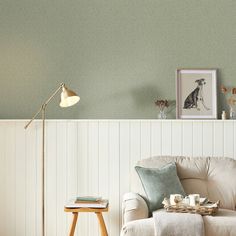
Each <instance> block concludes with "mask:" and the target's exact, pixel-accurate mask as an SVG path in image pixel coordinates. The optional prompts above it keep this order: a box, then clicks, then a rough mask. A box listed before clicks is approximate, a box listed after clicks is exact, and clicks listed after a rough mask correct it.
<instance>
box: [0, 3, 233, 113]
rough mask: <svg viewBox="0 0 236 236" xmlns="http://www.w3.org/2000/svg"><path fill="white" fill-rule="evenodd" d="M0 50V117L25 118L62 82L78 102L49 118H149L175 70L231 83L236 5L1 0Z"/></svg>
mask: <svg viewBox="0 0 236 236" xmlns="http://www.w3.org/2000/svg"><path fill="white" fill-rule="evenodd" d="M0 55H1V56H0V85H1V99H0V108H1V110H0V118H30V117H31V116H32V114H33V113H34V112H35V111H36V109H37V108H38V107H39V106H40V105H41V103H42V101H43V100H44V98H47V97H48V96H49V95H50V93H51V92H52V91H53V90H54V89H55V88H56V87H57V86H58V85H59V83H60V82H62V81H64V82H65V83H66V84H68V86H70V87H72V88H74V90H76V91H77V92H78V94H79V95H80V97H81V102H80V103H79V105H78V106H77V107H71V108H68V109H67V111H64V110H62V109H60V108H58V107H57V106H55V103H56V102H57V101H56V100H57V99H55V101H54V102H53V103H54V104H51V105H50V108H49V107H48V115H47V117H48V118H156V114H157V111H156V108H155V106H154V100H155V99H156V98H166V99H170V100H174V99H175V69H176V68H179V67H187V68H192V67H195V68H219V79H220V80H221V82H223V83H225V84H226V85H234V86H235V85H236V80H235V78H236V1H234V0H162V1H161V0H77V1H76V0H71V1H69V0H67V1H66V0H56V1H52V0H38V1H35V0H1V1H0ZM222 99H223V98H221V99H220V100H222ZM173 116H174V111H172V114H170V115H169V117H173Z"/></svg>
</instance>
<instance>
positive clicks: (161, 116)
mask: <svg viewBox="0 0 236 236" xmlns="http://www.w3.org/2000/svg"><path fill="white" fill-rule="evenodd" d="M158 119H166V113H165V110H160V111H159V114H158Z"/></svg>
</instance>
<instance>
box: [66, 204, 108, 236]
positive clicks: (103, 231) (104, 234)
mask: <svg viewBox="0 0 236 236" xmlns="http://www.w3.org/2000/svg"><path fill="white" fill-rule="evenodd" d="M64 211H65V212H71V213H72V214H73V221H72V224H71V227H70V234H69V236H74V233H75V227H76V223H77V219H78V214H79V212H94V213H95V214H96V215H97V218H98V222H99V226H100V231H101V236H108V234H107V229H106V225H105V222H104V219H103V216H102V212H108V207H106V208H66V207H65V209H64Z"/></svg>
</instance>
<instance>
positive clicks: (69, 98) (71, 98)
mask: <svg viewBox="0 0 236 236" xmlns="http://www.w3.org/2000/svg"><path fill="white" fill-rule="evenodd" d="M59 91H62V92H61V102H60V106H61V107H70V106H73V105H75V104H76V103H77V102H79V100H80V97H79V96H78V95H77V94H76V93H75V92H73V91H71V90H69V89H68V88H66V86H65V84H64V83H61V84H60V86H59V88H57V89H56V90H55V92H54V93H53V94H52V95H51V96H50V97H49V98H48V99H47V100H46V101H45V102H44V103H43V104H42V106H41V107H40V109H39V110H38V111H37V112H36V113H35V115H34V116H33V118H32V119H31V120H30V121H29V122H28V123H27V124H26V126H25V129H27V128H28V127H29V125H30V124H31V122H32V121H33V120H34V119H35V118H36V117H37V116H38V115H39V113H40V112H41V113H42V126H43V130H42V173H41V177H42V236H45V235H46V232H45V186H44V180H45V171H44V163H45V114H46V107H47V105H48V104H49V102H50V101H51V100H52V99H53V98H54V97H55V95H56V94H57V93H58V92H59Z"/></svg>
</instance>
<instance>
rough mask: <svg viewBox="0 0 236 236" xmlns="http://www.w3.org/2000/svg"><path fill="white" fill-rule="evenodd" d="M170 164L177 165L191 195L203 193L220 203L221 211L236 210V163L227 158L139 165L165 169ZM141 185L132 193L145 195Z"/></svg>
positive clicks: (153, 159)
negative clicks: (163, 167) (224, 209)
mask: <svg viewBox="0 0 236 236" xmlns="http://www.w3.org/2000/svg"><path fill="white" fill-rule="evenodd" d="M170 162H175V163H176V166H177V173H178V176H179V178H180V181H181V183H182V185H183V188H184V190H185V192H186V193H187V194H191V193H200V194H201V196H203V197H208V198H209V199H210V200H212V201H217V200H220V206H221V208H226V209H232V210H235V206H236V160H233V159H231V158H225V157H194V158H190V157H176V156H159V157H151V158H147V159H142V160H140V161H139V162H138V163H137V165H139V166H143V167H146V168H161V167H162V166H164V165H166V164H167V163H170ZM135 178H138V177H137V176H136V177H135ZM139 182H140V181H139V180H136V181H134V185H135V186H132V190H133V191H136V192H139V193H141V194H144V193H143V190H142V187H141V185H140V183H139ZM135 183H136V184H135Z"/></svg>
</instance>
